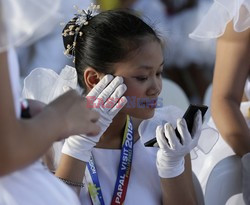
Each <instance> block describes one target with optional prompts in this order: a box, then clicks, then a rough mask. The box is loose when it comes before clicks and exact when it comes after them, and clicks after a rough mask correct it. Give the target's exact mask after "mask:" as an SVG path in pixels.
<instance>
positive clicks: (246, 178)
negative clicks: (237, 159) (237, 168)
mask: <svg viewBox="0 0 250 205" xmlns="http://www.w3.org/2000/svg"><path fill="white" fill-rule="evenodd" d="M241 162H242V176H243V178H242V185H243V186H242V193H243V199H244V201H245V203H246V204H250V153H247V154H245V155H244V156H243V157H242V159H241Z"/></svg>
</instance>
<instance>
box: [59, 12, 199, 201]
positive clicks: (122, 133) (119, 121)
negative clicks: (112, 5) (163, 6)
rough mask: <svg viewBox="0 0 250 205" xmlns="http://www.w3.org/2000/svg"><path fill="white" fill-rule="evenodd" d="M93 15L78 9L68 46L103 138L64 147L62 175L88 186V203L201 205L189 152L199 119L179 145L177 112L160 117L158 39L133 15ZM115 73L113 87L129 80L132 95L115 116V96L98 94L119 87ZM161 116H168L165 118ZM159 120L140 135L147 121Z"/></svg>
mask: <svg viewBox="0 0 250 205" xmlns="http://www.w3.org/2000/svg"><path fill="white" fill-rule="evenodd" d="M91 14H92V11H91V10H89V11H86V12H83V11H81V10H79V11H78V15H76V17H75V18H73V19H72V20H71V21H70V22H69V23H68V24H67V25H66V27H65V28H64V30H63V39H64V45H65V48H66V54H68V55H72V56H73V57H74V60H75V66H76V70H77V73H78V82H79V85H80V86H81V87H82V88H84V89H85V92H86V94H88V95H87V98H88V99H89V101H88V103H89V105H90V106H91V107H92V108H93V109H94V110H97V111H98V112H99V113H100V116H101V117H100V120H99V125H100V127H101V132H100V133H99V135H97V136H95V137H94V138H89V137H88V136H82V137H80V136H71V137H70V138H69V139H68V140H66V142H65V144H64V147H63V149H62V152H63V155H62V158H61V161H60V164H59V167H58V170H57V172H56V175H57V176H59V177H60V178H61V179H62V180H64V181H65V182H66V183H68V184H71V185H75V187H77V186H78V187H80V186H81V185H84V187H83V188H82V189H81V190H80V200H81V202H82V204H91V203H93V204H123V203H124V204H150V205H152V204H197V199H196V196H195V191H194V185H193V182H192V173H191V165H190V157H189V155H188V153H189V152H190V150H191V149H192V148H193V147H195V146H196V145H197V141H198V138H199V135H200V130H201V114H200V113H197V115H196V119H195V123H194V129H193V131H192V134H190V133H189V132H188V130H187V126H186V123H185V120H183V119H181V120H180V119H179V120H178V121H177V128H178V130H179V133H180V135H181V141H182V144H181V143H180V141H179V140H178V138H177V137H176V135H175V132H174V130H173V127H175V126H176V120H177V118H179V117H180V116H181V113H180V112H179V110H178V109H176V108H175V107H168V108H162V109H159V111H158V112H155V108H156V107H157V106H159V105H160V104H161V102H160V100H159V99H158V95H159V94H160V92H161V86H162V79H161V72H162V69H163V64H164V60H163V50H162V44H161V40H160V38H159V37H158V36H157V35H156V33H155V31H154V30H153V29H152V28H151V27H150V26H149V25H147V24H146V23H144V22H143V21H142V20H141V19H140V18H138V17H137V16H136V15H134V14H132V13H131V12H129V11H122V10H111V11H105V12H102V13H100V14H98V15H96V16H92V15H91ZM106 74H109V75H106ZM110 74H111V75H112V76H116V77H115V79H114V80H113V81H115V82H116V83H115V84H118V83H119V82H120V81H123V80H124V83H125V84H126V86H127V90H126V92H125V89H124V88H122V87H120V88H119V90H120V91H119V93H123V92H125V93H124V95H125V96H126V97H127V104H126V105H125V107H124V108H123V109H122V110H121V111H120V112H119V113H118V114H117V115H116V116H115V115H114V114H113V110H114V109H117V108H118V107H119V102H118V103H117V100H118V99H117V98H116V96H115V95H110V94H108V93H107V94H106V95H102V94H101V95H100V94H99V87H100V86H101V87H107V88H105V89H111V88H112V87H117V85H111V84H109V82H110V81H111V79H112V78H113V77H112V76H111V75H110ZM105 75H106V76H105ZM113 81H112V82H113ZM98 82H99V86H95V85H96V84H97V83H98ZM105 89H104V91H105ZM170 92H171V91H170ZM93 96H94V98H93ZM109 103H111V106H109ZM120 103H121V102H120ZM157 113H158V114H163V113H164V114H163V115H162V116H163V117H164V119H162V118H161V117H158V114H157ZM153 116H154V118H153V119H152V120H149V121H145V122H144V123H146V124H142V125H141V128H140V133H139V132H138V127H139V124H140V123H141V121H142V120H145V119H150V118H152V117H153ZM155 123H156V125H157V129H155V128H154V130H152V129H150V130H151V131H152V136H150V137H151V138H153V137H154V136H156V137H157V141H158V144H159V146H160V149H158V148H146V147H144V145H143V142H144V141H146V140H147V139H144V135H146V134H148V133H145V130H146V128H148V127H150V126H154V125H155ZM172 126H173V127H172ZM191 136H192V137H191ZM93 139H94V140H93ZM167 141H168V142H169V144H168V142H167ZM157 151H158V152H157ZM155 164H156V165H157V166H155ZM85 167H86V169H85ZM157 172H158V173H157ZM158 174H159V175H158ZM82 181H83V184H81V182H82ZM78 191H79V189H78Z"/></svg>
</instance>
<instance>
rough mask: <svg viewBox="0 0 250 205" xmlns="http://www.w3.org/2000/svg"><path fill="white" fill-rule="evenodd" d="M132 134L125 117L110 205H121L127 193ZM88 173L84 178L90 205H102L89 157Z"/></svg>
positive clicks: (131, 155)
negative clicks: (86, 181)
mask: <svg viewBox="0 0 250 205" xmlns="http://www.w3.org/2000/svg"><path fill="white" fill-rule="evenodd" d="M133 142H134V132H133V125H132V122H131V120H130V117H129V116H127V122H126V126H125V130H124V135H123V142H122V150H121V156H120V163H119V168H118V175H117V179H116V184H115V188H114V193H113V197H112V203H111V204H112V205H116V204H123V202H124V200H125V196H126V192H127V187H128V182H129V176H130V170H131V165H132V158H133V145H134V143H133ZM87 167H88V171H87V172H86V178H87V179H88V181H89V182H88V190H89V194H90V197H91V201H92V204H94V205H104V204H105V203H104V200H103V195H102V191H101V186H100V182H99V179H98V175H97V169H96V166H95V162H94V158H93V157H91V159H90V161H89V163H87Z"/></svg>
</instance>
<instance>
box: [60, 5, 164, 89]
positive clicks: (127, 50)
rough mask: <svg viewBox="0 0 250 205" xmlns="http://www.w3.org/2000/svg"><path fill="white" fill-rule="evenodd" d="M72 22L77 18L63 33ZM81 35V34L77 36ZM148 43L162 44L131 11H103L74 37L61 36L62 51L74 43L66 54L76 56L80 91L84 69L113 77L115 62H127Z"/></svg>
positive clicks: (148, 27) (83, 84)
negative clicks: (63, 47)
mask: <svg viewBox="0 0 250 205" xmlns="http://www.w3.org/2000/svg"><path fill="white" fill-rule="evenodd" d="M75 21H76V18H74V19H72V20H71V21H70V22H69V23H68V24H67V25H66V27H65V28H64V30H63V32H64V31H65V29H68V28H69V26H70V25H74V24H75ZM80 32H82V35H79V33H80ZM75 38H76V39H75ZM147 40H156V41H158V42H159V43H160V42H161V41H160V38H159V37H158V36H157V34H156V32H155V31H154V30H153V29H152V28H151V27H150V26H149V25H148V24H146V23H145V22H144V21H143V20H141V19H140V18H139V17H138V16H137V15H136V14H135V13H133V12H132V11H130V10H109V11H103V12H101V13H99V14H98V15H96V16H94V17H92V18H89V21H88V24H87V25H83V26H82V27H81V28H80V31H79V32H78V35H77V37H75V36H74V35H67V36H64V37H63V41H64V46H65V48H67V45H73V42H74V41H75V42H76V45H75V49H74V50H73V52H72V51H71V52H70V53H69V54H71V55H73V56H74V57H75V67H76V70H77V74H78V83H79V85H80V86H81V87H82V88H84V87H85V83H84V80H83V73H84V70H85V69H86V68H87V67H92V68H94V69H95V70H97V71H98V72H100V73H104V74H108V73H109V74H112V73H114V70H113V68H112V67H113V65H114V64H115V63H117V62H122V61H125V60H127V59H128V58H129V56H130V55H131V52H132V51H136V50H137V49H138V48H140V47H141V46H142V44H143V43H144V42H145V41H147Z"/></svg>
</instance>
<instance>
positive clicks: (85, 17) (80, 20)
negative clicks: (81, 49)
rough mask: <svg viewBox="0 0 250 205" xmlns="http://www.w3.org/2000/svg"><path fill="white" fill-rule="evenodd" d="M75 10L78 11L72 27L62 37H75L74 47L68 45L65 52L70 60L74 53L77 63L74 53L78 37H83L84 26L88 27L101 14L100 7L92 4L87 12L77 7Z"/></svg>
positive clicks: (65, 30)
mask: <svg viewBox="0 0 250 205" xmlns="http://www.w3.org/2000/svg"><path fill="white" fill-rule="evenodd" d="M74 8H75V9H76V11H77V13H76V14H75V17H74V18H73V19H72V20H71V21H70V24H71V25H69V27H68V28H67V29H64V31H63V33H62V36H64V37H67V36H74V41H73V44H72V45H70V44H68V45H67V46H66V49H65V51H64V55H66V56H67V57H69V58H71V57H72V55H71V54H72V53H73V56H74V59H73V63H75V55H74V51H75V46H76V39H77V36H78V35H79V36H82V35H83V32H81V31H80V30H81V28H82V27H83V26H86V25H88V23H89V21H90V20H91V19H92V18H93V17H94V16H95V15H97V14H98V13H99V10H100V5H95V4H93V3H91V5H90V6H89V7H88V9H87V10H82V9H79V8H78V7H77V6H74Z"/></svg>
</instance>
